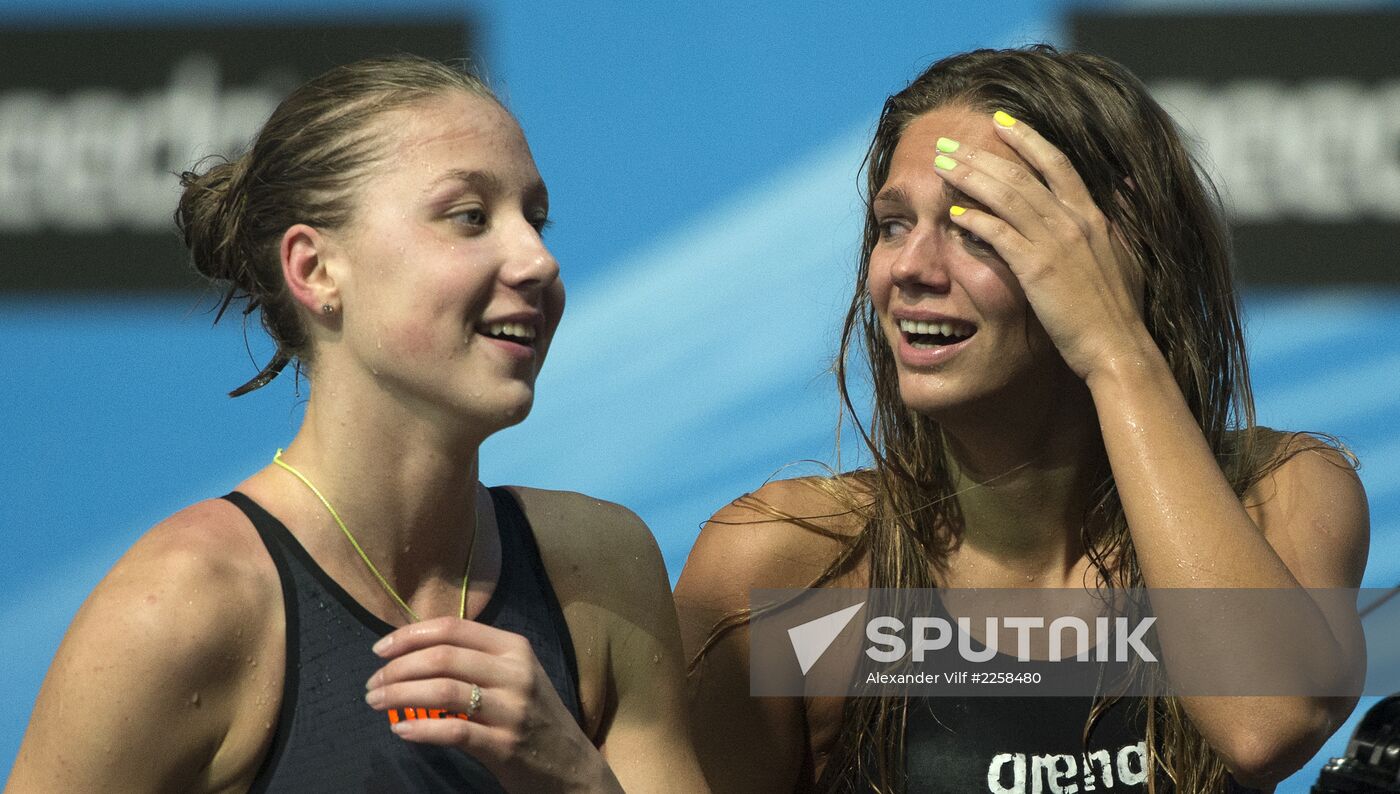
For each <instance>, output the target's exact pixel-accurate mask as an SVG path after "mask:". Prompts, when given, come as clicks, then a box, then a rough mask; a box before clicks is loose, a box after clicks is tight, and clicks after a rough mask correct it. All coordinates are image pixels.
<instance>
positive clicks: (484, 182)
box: [423, 168, 501, 193]
mask: <svg viewBox="0 0 1400 794" xmlns="http://www.w3.org/2000/svg"><path fill="white" fill-rule="evenodd" d="M447 182H461V183H462V184H464V185H466V186H467V187H469V188H471V189H473V190H477V191H480V192H482V193H497V192H500V189H501V180H499V179H497V178H496V175H495V174H492V173H489V172H487V171H468V170H465V169H462V168H454V169H452V170H451V171H448V172H447V173H445V174H443V175H442V176H440V177H438V178H437V179H434V180H433V181H432V182H430V183H429V184H428V187H427V188H426V189H425V190H424V191H423V192H424V193H432V192H433V191H435V190H437V189H438V188H440V187H442V185H443V184H445V183H447Z"/></svg>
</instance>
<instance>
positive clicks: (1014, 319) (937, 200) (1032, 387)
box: [867, 106, 1075, 419]
mask: <svg viewBox="0 0 1400 794" xmlns="http://www.w3.org/2000/svg"><path fill="white" fill-rule="evenodd" d="M985 115H986V114H983V113H977V112H974V111H972V110H970V109H968V108H965V107H961V106H949V107H943V108H938V109H936V110H933V111H931V112H929V113H925V114H923V115H922V116H919V117H918V118H916V119H915V120H914V121H913V122H912V123H910V125H909V127H908V128H907V129H906V130H905V132H904V135H903V136H902V137H901V138H900V141H899V144H898V145H897V146H896V147H895V150H894V155H893V157H892V158H891V162H890V173H889V177H888V179H887V180H886V182H885V185H884V187H883V188H882V193H884V192H885V191H887V190H889V189H890V188H895V189H897V190H900V191H903V192H904V193H905V194H906V195H907V196H908V197H909V198H910V202H909V204H907V205H900V206H897V207H896V206H892V205H886V204H882V203H879V202H877V205H876V211H877V218H878V219H879V220H880V221H881V222H882V223H885V222H889V223H890V224H891V226H890V228H893V229H895V232H894V233H893V234H888V235H882V239H881V241H880V242H879V243H877V245H876V246H875V248H874V250H873V251H872V252H871V256H870V274H869V278H868V280H867V287H868V288H869V291H870V296H871V299H872V301H873V302H874V305H875V309H876V311H877V312H878V313H879V315H880V325H881V328H883V329H884V332H885V338H886V339H887V340H889V343H890V345H891V346H892V347H897V346H898V344H899V339H900V331H899V327H898V323H897V322H896V320H895V319H894V317H893V316H892V314H891V312H892V311H894V310H896V309H899V308H919V309H926V310H930V311H936V312H940V313H942V314H946V315H951V316H954V317H959V318H962V319H964V320H968V321H970V322H972V323H974V324H975V325H976V326H977V333H976V334H975V335H974V337H973V339H971V340H970V341H969V343H968V344H967V346H966V347H965V348H964V349H963V350H962V351H960V352H959V353H958V355H957V356H955V357H954V358H953V359H951V360H950V361H948V362H946V363H944V364H940V365H936V366H934V367H928V368H920V369H911V368H909V367H908V366H906V365H905V364H903V363H902V362H900V361H899V360H898V356H896V367H897V369H898V373H899V389H900V396H901V397H902V398H903V400H904V403H905V404H906V405H908V406H909V407H911V408H913V409H914V410H917V411H919V412H920V413H924V414H927V415H930V416H933V417H935V418H938V417H939V416H942V417H943V418H945V419H952V418H954V417H955V416H956V415H958V414H961V413H964V412H965V411H966V410H967V409H968V407H969V406H971V405H974V404H976V403H977V402H978V401H983V402H984V403H985V401H986V400H988V399H991V398H993V397H997V396H1000V395H1005V397H1006V398H1007V399H1009V398H1011V396H1012V395H1015V400H1017V401H1021V402H1025V401H1026V400H1027V398H1028V397H1029V398H1030V399H1031V400H1037V399H1049V398H1050V396H1051V394H1052V393H1054V391H1055V390H1057V389H1060V388H1064V387H1066V386H1073V381H1074V380H1075V379H1074V378H1073V373H1070V372H1068V370H1067V368H1066V367H1065V366H1064V364H1063V361H1062V360H1061V359H1060V357H1059V355H1058V353H1057V352H1056V351H1055V347H1054V345H1053V344H1052V343H1051V342H1050V339H1049V337H1048V336H1047V335H1046V333H1045V331H1044V329H1043V328H1042V327H1041V325H1040V323H1039V321H1038V320H1037V319H1036V318H1035V315H1034V313H1033V312H1032V311H1031V309H1030V306H1029V304H1028V303H1027V301H1026V297H1025V293H1024V291H1022V289H1021V286H1020V284H1019V283H1018V282H1017V281H1016V278H1015V276H1014V275H1013V274H1012V272H1011V270H1010V268H1008V267H1007V266H1006V264H1005V263H1004V262H1002V261H1001V259H1000V258H999V257H998V256H997V255H996V253H995V252H994V251H991V250H990V249H987V248H979V247H976V246H972V245H969V244H968V241H967V240H966V239H965V237H964V234H965V233H964V232H963V231H962V230H961V229H959V228H958V227H957V226H956V225H954V224H953V223H952V222H951V221H950V220H949V219H948V209H949V207H950V206H952V204H953V201H952V196H951V195H950V194H949V193H948V192H947V191H946V190H945V183H944V180H942V179H941V178H940V177H939V176H938V175H937V174H936V173H935V171H934V166H933V158H934V156H935V155H936V154H937V147H936V143H937V141H938V139H939V138H940V137H946V138H951V139H953V140H956V141H960V142H964V143H968V144H973V145H975V146H977V147H981V148H985V149H987V150H989V151H991V152H994V153H995V154H997V155H998V156H1000V157H1004V158H1007V159H1009V160H1012V161H1013V162H1018V163H1024V161H1023V160H1022V159H1021V158H1020V157H1019V156H1018V155H1017V154H1016V153H1015V152H1014V151H1012V149H1011V148H1010V147H1009V146H1007V145H1006V144H1005V143H1003V142H1002V141H1001V140H1000V139H999V138H997V136H996V134H995V133H994V132H993V131H992V130H991V128H990V125H988V124H987V123H986V118H985ZM981 407H982V408H984V409H985V408H988V407H989V406H986V405H985V404H983V405H982V406H981Z"/></svg>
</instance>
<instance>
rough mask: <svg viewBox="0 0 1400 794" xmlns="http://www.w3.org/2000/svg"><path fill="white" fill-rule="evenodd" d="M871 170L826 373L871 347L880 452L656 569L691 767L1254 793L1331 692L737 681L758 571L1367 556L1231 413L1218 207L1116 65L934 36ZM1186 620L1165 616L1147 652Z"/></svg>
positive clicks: (1173, 580) (1245, 420)
mask: <svg viewBox="0 0 1400 794" xmlns="http://www.w3.org/2000/svg"><path fill="white" fill-rule="evenodd" d="M867 167H868V174H867V177H868V181H867V190H868V193H867V196H866V198H867V212H866V216H865V232H864V241H863V245H862V248H861V260H860V272H859V279H858V281H857V284H856V291H855V295H854V298H853V300H852V303H851V308H850V310H849V313H848V314H847V316H846V323H845V329H844V333H843V336H842V349H841V352H840V355H839V356H838V359H837V367H838V375H839V379H840V381H841V387H842V393H843V396H844V397H845V403H846V407H847V409H848V410H850V411H851V413H852V415H856V413H857V412H856V411H855V409H854V408H853V407H852V406H851V404H850V398H849V396H848V395H847V394H846V388H845V377H846V362H847V358H846V354H847V353H848V351H849V349H850V345H852V344H861V343H863V347H864V352H865V354H866V356H867V357H868V363H869V366H870V371H871V375H872V383H873V386H874V409H873V416H872V419H871V423H870V427H869V429H868V432H867V431H866V430H865V429H864V428H862V432H863V433H864V435H865V439H866V441H867V443H868V446H869V448H870V452H871V455H872V459H873V461H874V462H873V465H872V466H871V467H870V468H868V469H864V470H860V471H854V472H850V473H846V474H840V475H837V476H833V477H829V478H810V479H803V480H788V481H778V482H773V483H771V484H768V485H765V486H764V487H763V488H762V489H760V490H759V491H757V492H756V493H754V494H751V495H746V496H745V497H741V498H740V499H739V500H736V501H735V502H734V503H733V504H731V505H729V506H728V507H726V508H724V509H723V510H721V511H720V512H719V513H718V514H717V515H716V516H715V517H714V519H713V520H712V521H711V522H710V523H709V524H707V525H706V527H705V528H704V530H703V531H702V533H701V536H700V539H699V540H698V541H697V543H696V545H695V548H694V549H693V550H692V552H691V555H690V558H689V560H688V561H687V563H686V567H685V570H684V572H683V573H682V575H681V579H680V582H679V584H678V586H677V591H676V598H677V604H678V606H679V607H680V610H681V620H682V635H683V638H684V640H685V643H686V647H687V653H688V655H691V656H692V657H693V658H692V662H691V665H692V674H691V687H692V690H693V697H692V706H693V714H692V719H693V721H694V725H693V729H692V733H693V735H694V737H695V740H696V743H697V752H698V753H699V755H700V757H701V763H702V765H703V766H704V767H705V770H706V774H707V777H708V778H709V780H710V782H711V785H712V786H713V787H714V788H715V790H717V791H726V792H746V791H752V792H778V791H809V790H818V791H910V792H956V793H957V794H967V793H968V792H976V791H982V792H1012V791H1025V792H1029V791H1042V790H1044V791H1088V790H1091V789H1094V790H1101V791H1112V792H1119V791H1148V790H1155V791H1167V790H1173V789H1174V790H1176V791H1179V792H1218V791H1231V790H1242V788H1243V787H1244V786H1253V787H1257V788H1261V789H1269V788H1271V787H1272V785H1273V784H1274V783H1276V782H1277V781H1279V780H1281V779H1282V778H1284V777H1286V776H1288V775H1289V774H1290V773H1292V772H1293V771H1294V770H1296V769H1298V768H1299V767H1300V766H1301V765H1302V764H1303V763H1304V762H1305V761H1306V760H1308V759H1309V758H1310V757H1311V756H1312V755H1313V754H1314V753H1315V752H1316V751H1317V749H1318V747H1319V746H1320V745H1321V744H1322V742H1323V741H1324V740H1325V739H1326V738H1327V737H1328V736H1329V735H1330V734H1331V733H1332V732H1333V731H1334V730H1335V729H1336V726H1338V725H1339V724H1340V723H1341V722H1342V721H1343V720H1344V719H1345V718H1346V716H1347V715H1348V714H1349V713H1350V711H1351V709H1352V707H1353V706H1354V705H1355V699H1354V698H1350V697H1307V696H1289V697H1199V696H1196V697H1192V696H1189V694H1190V693H1185V694H1182V695H1180V696H1176V695H1172V696H1166V695H1162V696H1155V695H1146V696H1142V697H1120V698H1108V697H1101V698H1098V699H1096V698H1094V697H1091V696H1085V697H1083V698H1071V697H1061V698H1048V697H1047V698H1041V697H1019V698H1018V697H928V698H923V699H919V698H903V697H892V696H886V697H848V698H841V697H806V698H781V697H750V696H749V668H750V659H749V656H748V654H749V645H748V641H749V634H750V630H749V621H750V619H751V614H750V613H749V612H748V611H747V606H748V599H749V591H750V589H753V588H773V589H780V588H807V587H835V588H840V587H845V588H868V587H876V588H1027V587H1044V588H1052V587H1053V588H1076V589H1079V590H1080V591H1084V590H1089V591H1104V590H1108V591H1113V590H1115V589H1118V590H1119V592H1120V593H1121V592H1123V590H1122V589H1124V588H1139V587H1151V588H1273V589H1275V590H1276V591H1283V592H1286V593H1289V594H1291V595H1300V594H1302V591H1301V588H1354V587H1357V586H1359V582H1360V579H1361V573H1362V569H1363V568H1364V566H1365V560H1366V550H1367V537H1368V519H1367V511H1366V501H1365V495H1364V493H1363V492H1362V488H1361V485H1360V482H1359V480H1358V479H1357V477H1356V475H1355V472H1354V467H1353V465H1352V464H1353V462H1354V459H1352V458H1350V457H1349V455H1348V454H1345V453H1342V452H1339V451H1338V449H1336V448H1334V447H1332V446H1329V445H1326V444H1323V443H1321V442H1320V441H1318V440H1317V439H1315V438H1314V437H1312V436H1309V435H1305V434H1298V433H1282V432H1277V431H1273V430H1268V429H1266V428H1263V427H1259V426H1256V425H1255V424H1254V421H1253V406H1252V401H1251V396H1250V390H1249V379H1248V372H1247V370H1246V368H1245V355H1244V342H1243V336H1242V332H1241V327H1240V319H1239V309H1238V306H1237V304H1236V294H1235V289H1234V286H1233V283H1232V280H1231V274H1230V262H1229V252H1228V247H1227V242H1226V234H1225V228H1224V225H1223V222H1222V219H1221V216H1220V214H1219V210H1218V208H1217V205H1216V202H1215V201H1214V200H1213V194H1212V193H1211V192H1210V190H1209V188H1208V183H1207V182H1206V181H1205V180H1204V179H1203V178H1202V177H1201V176H1199V175H1198V173H1197V171H1196V168H1195V166H1194V164H1193V162H1192V160H1191V157H1190V156H1189V154H1188V153H1187V151H1186V149H1185V147H1184V146H1183V144H1182V141H1181V139H1180V136H1179V134H1178V133H1177V131H1176V128H1175V127H1174V125H1173V123H1172V121H1171V119H1170V118H1169V117H1168V116H1167V114H1166V113H1165V112H1164V111H1163V110H1162V109H1161V108H1160V107H1159V106H1158V105H1157V104H1156V103H1155V102H1153V101H1152V99H1151V98H1150V97H1149V96H1148V94H1147V92H1146V90H1145V88H1144V87H1143V86H1142V84H1141V83H1140V82H1139V81H1138V80H1137V79H1135V78H1134V77H1133V76H1132V75H1131V74H1129V73H1128V72H1127V71H1126V70H1124V69H1123V68H1122V67H1120V66H1118V65H1117V64H1114V63H1112V62H1109V61H1107V60H1105V59H1103V58H1099V57H1095V56H1091V55H1087V54H1080V53H1061V52H1058V51H1056V50H1054V49H1052V48H1049V47H1045V46H1037V47H1031V48H1028V49H1020V50H1007V51H990V50H981V51H976V52H970V53H966V54H961V55H956V56H952V57H949V58H947V59H944V60H942V61H940V62H938V63H936V64H934V65H933V66H932V67H930V68H929V69H928V70H927V71H925V72H924V73H923V74H922V75H920V76H919V77H918V78H917V79H916V80H914V82H913V83H912V84H910V85H909V86H908V87H907V88H905V89H904V90H903V91H901V92H899V93H898V94H896V95H894V96H893V97H891V98H890V99H889V100H888V101H887V102H886V104H885V107H884V111H883V113H882V115H881V118H880V123H879V126H878V128H877V131H876V133H875V138H874V141H873V143H872V144H871V147H870V152H869V159H868V162H867ZM1352 606H1353V607H1354V599H1353V602H1352ZM1293 619H1294V620H1295V621H1296V622H1295V623H1294V624H1293V625H1294V627H1296V628H1298V629H1299V630H1300V631H1301V630H1302V629H1306V630H1308V631H1311V632H1315V633H1314V634H1313V636H1321V637H1324V638H1326V642H1329V643H1330V642H1331V641H1332V638H1333V637H1336V638H1338V639H1337V644H1338V646H1339V647H1340V646H1341V645H1342V644H1343V640H1342V638H1350V637H1354V636H1355V633H1356V631H1357V630H1358V627H1359V624H1358V622H1357V619H1356V615H1355V611H1354V609H1352V611H1351V613H1350V615H1342V616H1341V617H1336V616H1335V614H1330V617H1323V613H1322V612H1321V611H1320V610H1319V609H1315V608H1312V604H1309V606H1308V608H1306V609H1304V610H1300V611H1299V612H1298V613H1297V615H1296V616H1294V617H1293ZM1180 629H1181V627H1180V626H1179V625H1177V626H1175V627H1173V625H1172V624H1170V622H1169V621H1168V620H1167V618H1166V617H1163V618H1162V619H1161V621H1160V622H1159V624H1158V630H1159V632H1158V633H1159V637H1160V640H1161V642H1162V644H1163V648H1164V650H1166V651H1167V652H1170V651H1171V650H1172V647H1182V646H1181V645H1180V644H1179V643H1180V640H1181V633H1180ZM1173 632H1176V633H1175V634H1173ZM1173 643H1178V644H1177V645H1175V646H1174V645H1173ZM1198 650H1200V652H1201V653H1206V652H1209V653H1214V654H1218V656H1217V657H1216V658H1217V660H1218V661H1219V662H1220V663H1224V662H1226V661H1227V660H1228V661H1233V659H1232V655H1234V654H1244V653H1246V652H1247V651H1246V649H1244V648H1242V647H1241V646H1240V645H1239V644H1224V645H1222V646H1219V647H1215V646H1212V647H1210V648H1208V649H1199V648H1198ZM1295 650H1296V652H1298V653H1303V652H1306V651H1307V650H1309V649H1306V648H1299V649H1292V648H1284V649H1282V650H1281V652H1280V655H1279V656H1278V658H1276V659H1274V658H1270V659H1268V660H1267V663H1268V664H1269V665H1276V666H1277V667H1280V668H1285V669H1287V668H1288V667H1289V666H1290V665H1292V664H1298V665H1301V664H1303V663H1305V662H1306V660H1305V659H1294V658H1291V657H1290V656H1289V655H1288V654H1289V653H1291V652H1295ZM1168 656H1169V657H1170V653H1168ZM1170 661H1171V659H1170V658H1168V659H1167V662H1168V665H1169V666H1170ZM1018 758H1019V759H1020V761H1019V763H1020V766H1017V763H1018V762H1017V760H1016V759H1018ZM1027 759H1032V760H1034V761H1035V762H1034V763H1029V764H1028V763H1027ZM1045 759H1057V760H1056V763H1059V764H1062V765H1059V766H1053V767H1049V766H1046V765H1045V764H1043V763H1041V762H1042V761H1045ZM1105 759H1110V762H1107V763H1106V762H1105ZM1106 769H1107V771H1105V770H1106ZM1115 775H1116V777H1115ZM1032 778H1034V779H1032ZM1047 778H1048V779H1047Z"/></svg>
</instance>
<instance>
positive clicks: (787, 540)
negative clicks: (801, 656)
mask: <svg viewBox="0 0 1400 794" xmlns="http://www.w3.org/2000/svg"><path fill="white" fill-rule="evenodd" d="M753 496H754V498H755V499H756V500H761V501H762V502H765V503H767V504H769V505H771V506H773V507H776V508H777V509H779V510H781V511H784V512H788V513H791V514H793V515H818V514H828V513H831V512H833V510H832V508H831V506H829V505H817V504H815V502H814V499H815V498H816V497H815V492H814V491H813V490H812V489H810V488H808V487H806V486H804V485H802V484H801V483H800V482H798V481H779V482H774V483H771V484H769V485H767V486H764V487H763V488H762V489H760V490H759V491H758V492H757V493H755V494H754V495H753ZM836 550H837V546H836V544H835V543H833V542H831V541H829V540H827V539H825V538H822V537H821V536H819V535H817V534H815V533H813V532H810V531H808V530H805V529H802V528H799V527H796V526H794V525H792V524H790V523H788V522H785V521H780V520H774V519H773V518H772V516H770V515H769V514H767V513H764V512H761V511H759V510H756V509H755V508H754V507H753V506H752V503H751V502H750V501H749V500H743V501H742V502H736V503H734V504H730V505H729V506H727V507H725V508H723V509H722V510H720V511H719V512H718V513H716V514H715V515H714V517H713V518H711V519H710V521H708V522H707V523H706V524H705V526H704V528H703V529H702V530H701V532H700V537H699V539H698V540H697V541H696V543H695V546H694V548H692V549H691V551H690V557H689V558H688V559H687V560H686V564H685V570H684V571H683V572H682V573H681V577H680V581H679V582H678V583H677V584H676V606H677V607H678V609H679V610H680V615H681V633H682V640H683V643H684V646H685V652H686V657H687V659H688V660H690V659H694V658H695V656H696V655H697V654H701V655H700V658H699V659H698V663H697V664H696V665H695V666H694V668H693V669H692V670H691V672H690V682H689V687H688V690H689V691H688V699H689V702H690V721H691V735H692V736H693V737H694V741H695V747H696V751H697V753H698V754H699V756H700V762H701V765H702V766H703V767H704V770H705V775H706V777H707V779H708V780H709V781H710V785H711V787H713V789H714V790H715V791H717V792H725V794H729V792H764V793H765V794H769V793H770V792H786V791H794V790H798V789H799V788H804V787H808V786H810V785H812V783H813V782H814V780H813V779H812V778H813V777H814V775H815V768H814V763H813V758H812V757H811V756H812V749H811V743H810V741H809V735H810V733H811V731H810V728H809V726H808V725H807V714H806V704H805V703H804V702H803V700H802V699H801V698H781V697H751V696H750V695H749V627H748V624H747V622H744V623H739V624H738V625H737V626H735V627H734V628H732V629H730V630H729V631H727V632H726V633H724V634H722V635H719V637H718V639H717V640H715V641H714V642H713V643H712V644H708V647H706V646H707V643H710V640H711V637H712V634H713V632H714V628H715V626H716V625H717V624H718V623H719V621H721V620H722V619H724V618H725V617H727V616H730V615H732V614H734V613H735V612H737V611H738V610H742V609H745V608H747V607H748V606H749V591H750V590H751V589H754V588H798V587H806V586H807V585H808V584H809V582H810V581H811V579H812V578H813V577H815V576H816V575H817V574H818V573H820V572H821V570H822V568H823V567H824V563H825V562H826V561H827V560H829V559H831V558H832V556H834V554H835V553H836ZM702 649H704V650H703V653H701V650H702ZM837 711H838V712H839V709H837Z"/></svg>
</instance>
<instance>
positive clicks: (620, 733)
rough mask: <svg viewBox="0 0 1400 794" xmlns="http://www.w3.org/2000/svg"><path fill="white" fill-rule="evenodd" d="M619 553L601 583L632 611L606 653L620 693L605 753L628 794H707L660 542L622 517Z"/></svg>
mask: <svg viewBox="0 0 1400 794" xmlns="http://www.w3.org/2000/svg"><path fill="white" fill-rule="evenodd" d="M615 512H616V513H618V515H617V516H616V517H615V518H614V519H613V523H614V527H615V530H614V531H615V534H614V538H615V539H616V540H617V541H618V544H617V548H618V549H620V550H624V549H625V550H628V551H629V553H627V554H626V555H625V557H624V558H623V559H621V560H619V562H621V563H622V565H621V566H620V567H619V569H616V570H615V571H614V574H615V577H616V578H611V577H610V578H608V579H607V580H606V581H603V580H600V581H599V583H598V584H599V585H600V586H602V587H617V588H618V589H619V590H620V591H621V592H619V595H620V596H622V598H623V599H625V601H626V603H627V604H629V606H628V607H627V608H626V610H625V611H620V612H619V614H618V615H617V620H616V621H615V622H614V623H613V626H614V630H613V634H612V637H611V639H610V640H609V643H608V646H609V651H610V656H611V659H610V662H611V669H612V677H613V682H614V686H613V689H612V692H613V696H612V697H610V698H609V702H608V704H607V706H608V713H607V715H606V717H605V722H604V725H603V734H602V736H601V739H602V741H601V744H600V748H601V750H602V752H603V756H604V757H605V758H606V759H607V760H608V764H609V765H611V766H612V768H613V771H614V772H615V773H616V774H617V778H618V780H619V781H620V782H621V783H622V786H623V788H624V789H625V790H626V791H629V792H651V791H674V792H704V791H708V790H709V789H708V788H707V787H706V785H705V780H704V776H703V775H702V774H701V772H700V765H699V762H698V761H697V760H696V758H695V751H694V748H693V747H692V746H691V742H690V735H689V733H688V732H687V726H686V721H685V716H684V715H685V702H684V698H683V694H682V692H683V687H684V682H685V668H684V665H683V662H682V656H681V638H680V629H679V627H678V625H677V620H676V607H675V602H674V601H673V600H672V598H671V584H670V581H669V580H668V579H667V577H666V566H665V563H664V562H663V560H662V558H661V552H660V549H658V548H657V545H656V540H655V539H654V538H653V537H652V534H651V532H650V531H649V530H648V529H647V527H646V525H645V524H643V523H642V521H641V520H640V519H638V518H637V517H636V516H635V515H633V514H632V513H631V512H629V511H626V510H620V509H619V510H616V511H615Z"/></svg>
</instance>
